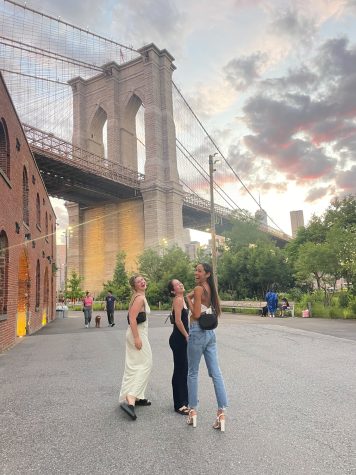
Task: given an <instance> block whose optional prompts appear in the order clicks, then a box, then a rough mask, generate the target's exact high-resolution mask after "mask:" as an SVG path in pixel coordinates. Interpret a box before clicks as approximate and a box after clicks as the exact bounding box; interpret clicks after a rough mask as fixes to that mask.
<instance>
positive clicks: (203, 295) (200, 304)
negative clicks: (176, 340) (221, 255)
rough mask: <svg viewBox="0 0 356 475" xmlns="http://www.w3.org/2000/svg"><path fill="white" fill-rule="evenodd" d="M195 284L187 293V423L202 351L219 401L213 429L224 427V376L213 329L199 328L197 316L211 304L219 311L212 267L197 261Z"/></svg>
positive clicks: (193, 417) (191, 419)
mask: <svg viewBox="0 0 356 475" xmlns="http://www.w3.org/2000/svg"><path fill="white" fill-rule="evenodd" d="M195 282H196V284H197V285H196V287H195V288H194V290H193V291H192V292H190V293H189V294H188V295H187V301H188V305H189V309H190V311H191V316H190V329H189V340H188V400H189V414H188V418H187V423H188V424H189V425H192V426H193V427H196V425H197V407H198V375H199V363H200V360H201V357H202V355H204V359H205V363H206V366H207V368H208V373H209V376H210V377H211V378H212V380H213V383H214V389H215V396H216V401H217V405H218V410H217V414H216V419H215V422H214V425H213V427H214V429H219V430H221V431H222V432H224V431H225V408H226V407H227V404H228V401H227V396H226V390H225V384H224V379H223V376H222V374H221V370H220V367H219V361H218V352H217V345H216V335H215V330H202V329H201V328H200V326H199V318H200V315H201V313H202V312H204V311H206V310H207V309H209V307H211V306H212V307H214V309H215V312H216V314H217V315H220V313H221V311H220V304H219V297H218V294H217V291H216V287H215V283H214V278H213V274H212V268H211V266H210V265H209V264H206V263H204V264H198V265H197V266H196V268H195Z"/></svg>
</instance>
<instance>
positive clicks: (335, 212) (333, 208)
mask: <svg viewBox="0 0 356 475" xmlns="http://www.w3.org/2000/svg"><path fill="white" fill-rule="evenodd" d="M324 222H325V224H326V226H327V227H328V228H329V229H330V228H331V227H332V226H337V227H338V228H341V229H344V230H346V231H351V232H353V233H355V232H356V197H355V196H353V195H349V196H346V197H344V198H343V199H339V198H335V199H334V200H333V201H332V202H331V204H330V206H329V207H328V209H327V210H326V212H325V218H324Z"/></svg>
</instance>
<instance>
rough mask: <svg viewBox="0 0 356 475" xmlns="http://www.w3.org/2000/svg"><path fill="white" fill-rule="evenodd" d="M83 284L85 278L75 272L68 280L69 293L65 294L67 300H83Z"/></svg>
mask: <svg viewBox="0 0 356 475" xmlns="http://www.w3.org/2000/svg"><path fill="white" fill-rule="evenodd" d="M82 282H83V278H82V277H80V275H79V274H77V272H76V271H74V270H73V271H72V273H71V275H70V277H69V279H68V280H67V292H65V298H66V299H71V300H77V299H80V298H82V297H83V296H84V291H83V290H82V288H81V283H82Z"/></svg>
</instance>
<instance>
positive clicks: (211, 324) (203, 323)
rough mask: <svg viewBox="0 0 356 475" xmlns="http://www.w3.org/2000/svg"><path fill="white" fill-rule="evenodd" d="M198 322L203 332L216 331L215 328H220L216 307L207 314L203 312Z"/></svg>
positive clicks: (211, 308)
mask: <svg viewBox="0 0 356 475" xmlns="http://www.w3.org/2000/svg"><path fill="white" fill-rule="evenodd" d="M209 310H210V312H209ZM198 322H199V326H200V328H201V329H202V330H214V328H216V327H217V326H218V316H217V315H216V312H215V309H214V307H210V308H208V309H207V311H206V312H202V313H201V314H200V317H199V320H198Z"/></svg>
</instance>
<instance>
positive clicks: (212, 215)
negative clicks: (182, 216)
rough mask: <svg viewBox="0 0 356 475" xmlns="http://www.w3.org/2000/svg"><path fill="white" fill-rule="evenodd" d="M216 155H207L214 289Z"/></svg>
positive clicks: (215, 260) (216, 278)
mask: <svg viewBox="0 0 356 475" xmlns="http://www.w3.org/2000/svg"><path fill="white" fill-rule="evenodd" d="M216 155H218V154H217V153H214V154H213V155H209V181H210V233H211V262H212V268H213V274H214V280H215V287H216V290H217V289H218V274H217V259H216V233H215V207H214V176H213V175H214V171H215V169H214V164H215V163H216V162H217V161H218V160H214V157H215V156H216Z"/></svg>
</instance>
